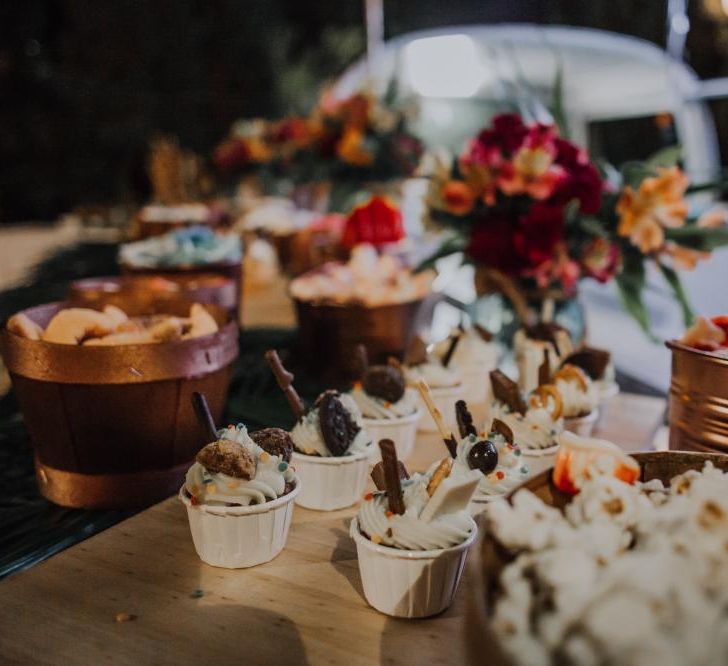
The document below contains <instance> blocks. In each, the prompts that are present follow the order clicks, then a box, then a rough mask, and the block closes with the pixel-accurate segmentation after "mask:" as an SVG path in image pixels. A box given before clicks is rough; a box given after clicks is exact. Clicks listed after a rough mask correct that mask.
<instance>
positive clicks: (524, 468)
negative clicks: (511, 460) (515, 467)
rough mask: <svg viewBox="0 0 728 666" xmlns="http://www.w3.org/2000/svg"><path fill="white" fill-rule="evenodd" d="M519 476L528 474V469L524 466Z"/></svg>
mask: <svg viewBox="0 0 728 666" xmlns="http://www.w3.org/2000/svg"><path fill="white" fill-rule="evenodd" d="M521 474H528V467H526V466H525V465H524V466H523V467H521Z"/></svg>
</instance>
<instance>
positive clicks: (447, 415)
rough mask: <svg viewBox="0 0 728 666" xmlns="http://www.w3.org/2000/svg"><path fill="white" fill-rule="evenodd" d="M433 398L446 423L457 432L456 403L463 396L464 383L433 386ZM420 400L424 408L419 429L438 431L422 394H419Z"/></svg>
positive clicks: (421, 406) (422, 430) (418, 425)
mask: <svg viewBox="0 0 728 666" xmlns="http://www.w3.org/2000/svg"><path fill="white" fill-rule="evenodd" d="M431 390H432V399H433V400H434V402H435V406H436V407H437V408H438V409H439V410H440V413H441V414H442V418H443V419H444V421H445V425H446V426H447V427H448V428H450V430H452V432H457V425H458V424H457V419H456V417H455V403H456V402H457V401H458V400H460V399H461V398H462V397H463V385H462V383H461V384H458V385H457V386H447V387H444V388H433V389H431ZM418 398H419V400H420V408H421V409H422V412H423V413H422V417H421V418H420V421H419V423H418V424H417V429H418V430H420V431H421V432H437V426H436V425H435V422H434V421H433V420H432V416H431V415H430V412H429V411H428V410H427V407H426V406H425V404H424V403H423V402H422V396H420V395H419V394H418Z"/></svg>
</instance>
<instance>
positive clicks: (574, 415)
mask: <svg viewBox="0 0 728 666" xmlns="http://www.w3.org/2000/svg"><path fill="white" fill-rule="evenodd" d="M553 382H554V385H555V386H556V388H557V389H558V391H559V393H560V394H561V398H562V400H563V403H564V427H565V428H566V430H570V431H571V432H574V433H576V434H577V435H581V436H582V437H589V436H590V435H591V434H592V431H593V430H594V424H595V423H596V421H597V419H598V418H599V407H598V406H597V405H598V404H599V394H598V392H597V390H596V387H595V386H594V383H593V382H592V380H591V379H589V377H588V375H587V374H586V373H585V372H584V371H583V370H582V369H581V368H578V367H577V366H575V365H571V364H569V363H567V364H565V365H562V366H561V367H560V368H559V369H558V370H557V371H556V372H555V373H554V375H553Z"/></svg>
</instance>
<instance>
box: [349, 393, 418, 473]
mask: <svg viewBox="0 0 728 666" xmlns="http://www.w3.org/2000/svg"><path fill="white" fill-rule="evenodd" d="M421 418H422V408H421V407H419V406H418V407H417V409H416V410H415V412H414V413H412V414H410V415H409V416H400V417H398V418H393V419H369V418H367V417H366V416H364V417H362V424H363V426H364V429H365V430H366V431H367V432H368V433H369V434H370V435H371V436H372V442H374V443H375V444H376V443H377V442H379V441H380V440H382V439H391V440H392V441H393V442H394V446H395V449H396V450H397V458H399V459H400V460H405V459H407V458H408V457H409V456H410V455H412V451H414V448H415V440H416V438H417V424H418V423H419V421H420V419H421ZM372 449H373V450H372V452H371V454H370V456H369V460H370V461H376V460H377V458H378V455H379V448H378V447H377V446H372Z"/></svg>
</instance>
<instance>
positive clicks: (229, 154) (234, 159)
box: [212, 139, 250, 172]
mask: <svg viewBox="0 0 728 666" xmlns="http://www.w3.org/2000/svg"><path fill="white" fill-rule="evenodd" d="M212 159H213V161H214V162H215V166H217V168H218V169H220V171H224V172H227V171H232V170H234V169H239V168H242V167H244V166H246V165H247V164H248V162H249V161H250V151H249V150H248V147H247V145H246V144H245V141H242V140H240V139H229V140H227V141H224V142H223V143H221V144H220V145H219V146H218V147H217V148H215V154H214V155H213V158H212Z"/></svg>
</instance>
